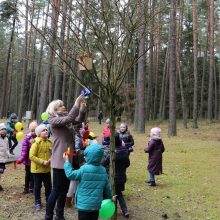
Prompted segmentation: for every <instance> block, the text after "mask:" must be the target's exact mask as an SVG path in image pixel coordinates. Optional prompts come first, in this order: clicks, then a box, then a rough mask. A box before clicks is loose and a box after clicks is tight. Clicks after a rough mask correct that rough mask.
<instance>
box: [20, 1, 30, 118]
mask: <svg viewBox="0 0 220 220" xmlns="http://www.w3.org/2000/svg"><path fill="white" fill-rule="evenodd" d="M25 7H26V8H25V46H24V64H23V65H24V66H23V72H22V82H21V93H20V102H19V107H18V120H19V121H21V120H22V114H23V103H24V98H25V96H24V92H25V81H26V76H27V69H28V37H29V36H28V14H29V0H26V4H25Z"/></svg>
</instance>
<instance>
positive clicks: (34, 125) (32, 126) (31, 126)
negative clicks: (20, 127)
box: [29, 121, 38, 131]
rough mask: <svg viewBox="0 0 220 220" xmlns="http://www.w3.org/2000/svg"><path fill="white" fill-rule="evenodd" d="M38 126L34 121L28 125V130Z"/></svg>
mask: <svg viewBox="0 0 220 220" xmlns="http://www.w3.org/2000/svg"><path fill="white" fill-rule="evenodd" d="M37 126H38V124H37V122H36V121H32V122H31V123H30V124H29V130H30V131H31V130H34V129H35V128H36V127H37Z"/></svg>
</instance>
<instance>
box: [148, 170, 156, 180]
mask: <svg viewBox="0 0 220 220" xmlns="http://www.w3.org/2000/svg"><path fill="white" fill-rule="evenodd" d="M148 173H149V178H150V179H149V180H150V181H151V182H155V177H154V174H153V173H151V172H150V171H148Z"/></svg>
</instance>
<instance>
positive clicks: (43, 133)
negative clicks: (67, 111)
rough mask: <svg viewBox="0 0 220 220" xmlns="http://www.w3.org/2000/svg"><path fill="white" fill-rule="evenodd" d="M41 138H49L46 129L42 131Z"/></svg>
mask: <svg viewBox="0 0 220 220" xmlns="http://www.w3.org/2000/svg"><path fill="white" fill-rule="evenodd" d="M40 137H41V138H43V139H47V138H48V130H47V129H46V128H45V129H44V130H43V131H41V133H40Z"/></svg>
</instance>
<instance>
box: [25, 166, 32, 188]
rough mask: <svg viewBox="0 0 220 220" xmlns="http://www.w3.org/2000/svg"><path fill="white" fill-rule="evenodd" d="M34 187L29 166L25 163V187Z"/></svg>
mask: <svg viewBox="0 0 220 220" xmlns="http://www.w3.org/2000/svg"><path fill="white" fill-rule="evenodd" d="M33 188H34V179H33V175H32V173H31V167H30V166H27V165H25V189H26V190H29V189H33Z"/></svg>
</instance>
